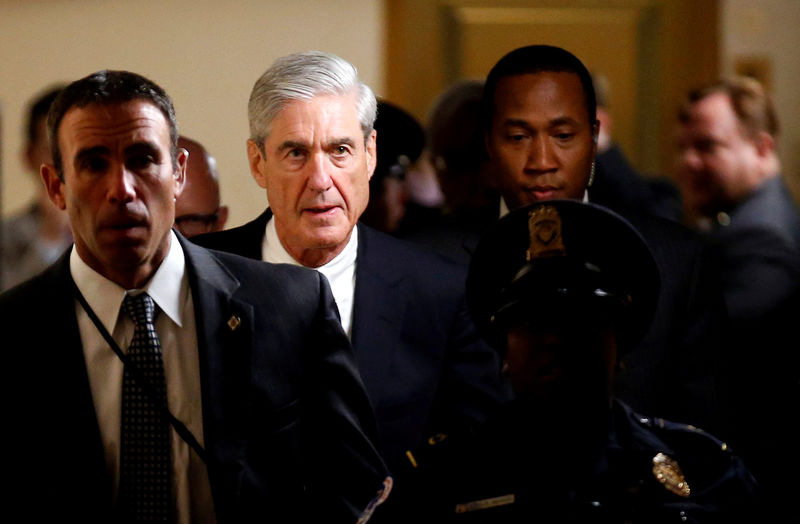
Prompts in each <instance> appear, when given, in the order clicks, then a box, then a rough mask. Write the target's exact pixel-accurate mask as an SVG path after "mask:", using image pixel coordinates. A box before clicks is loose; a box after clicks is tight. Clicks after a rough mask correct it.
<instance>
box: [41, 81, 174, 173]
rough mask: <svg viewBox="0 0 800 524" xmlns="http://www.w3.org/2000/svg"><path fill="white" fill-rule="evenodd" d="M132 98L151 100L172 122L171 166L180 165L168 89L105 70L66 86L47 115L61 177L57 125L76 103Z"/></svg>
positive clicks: (170, 131)
mask: <svg viewBox="0 0 800 524" xmlns="http://www.w3.org/2000/svg"><path fill="white" fill-rule="evenodd" d="M131 100H144V101H147V102H150V103H152V104H153V105H154V106H156V107H157V108H158V109H159V110H160V111H161V113H163V115H164V118H166V120H167V122H168V123H169V137H170V144H171V147H170V157H171V159H172V167H173V169H177V168H178V123H177V119H176V118H175V107H174V106H173V105H172V100H171V99H170V98H169V95H167V93H166V91H164V89H162V88H161V87H160V86H159V85H157V84H156V83H155V82H153V81H152V80H148V79H147V78H145V77H143V76H141V75H138V74H136V73H131V72H129V71H109V70H103V71H97V72H96V73H92V74H91V75H89V76H86V77H84V78H81V79H80V80H76V81H75V82H73V83H71V84H69V85H68V86H67V87H65V88H64V89H63V90H62V91H61V92H60V93H59V95H58V96H57V97H56V99H55V101H54V102H53V104H52V106H51V107H50V112H49V113H48V115H47V135H48V138H49V139H50V148H51V150H52V153H53V165H54V166H55V168H56V172H57V173H58V176H59V177H60V178H61V179H62V180H63V178H64V172H63V165H62V159H61V150H60V148H59V145H58V127H59V125H61V120H63V118H64V115H65V114H66V113H67V111H69V110H70V109H72V108H73V107H78V108H83V107H87V106H89V105H92V104H100V105H109V104H122V103H125V102H130V101H131Z"/></svg>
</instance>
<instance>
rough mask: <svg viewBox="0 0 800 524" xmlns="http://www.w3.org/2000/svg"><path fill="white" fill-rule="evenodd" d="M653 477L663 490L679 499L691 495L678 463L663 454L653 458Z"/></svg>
mask: <svg viewBox="0 0 800 524" xmlns="http://www.w3.org/2000/svg"><path fill="white" fill-rule="evenodd" d="M653 475H655V476H656V479H657V480H658V481H659V482H660V483H662V484H663V485H664V487H665V488H667V489H668V490H669V491H671V492H672V493H674V494H676V495H678V496H679V497H688V496H689V495H690V494H691V490H690V489H689V483H688V482H686V479H685V478H684V476H683V472H682V471H681V468H680V466H678V463H677V462H675V461H674V460H672V459H671V458H669V457H668V456H666V455H665V454H663V453H659V454H658V455H656V456H655V457H653Z"/></svg>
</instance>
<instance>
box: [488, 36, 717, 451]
mask: <svg viewBox="0 0 800 524" xmlns="http://www.w3.org/2000/svg"><path fill="white" fill-rule="evenodd" d="M595 104H596V99H595V95H594V88H593V86H592V80H591V76H590V75H589V72H588V71H587V69H586V67H585V66H584V65H583V63H581V61H580V60H579V59H578V58H577V57H575V56H574V55H572V54H571V53H569V52H568V51H566V50H564V49H561V48H558V47H552V46H545V45H536V46H528V47H523V48H519V49H516V50H514V51H511V52H510V53H508V54H507V55H506V56H505V57H503V58H501V59H500V61H499V62H498V63H497V64H495V66H494V67H493V68H492V70H491V71H490V73H489V75H488V77H487V80H486V84H485V87H484V104H483V107H484V125H485V129H486V146H487V152H488V154H489V158H490V161H491V163H492V166H493V168H494V172H495V176H496V177H497V182H498V185H499V189H500V192H501V195H502V201H501V209H502V210H506V211H507V210H509V209H511V210H513V209H516V208H518V207H521V206H523V205H526V204H531V203H534V202H537V201H541V200H549V199H554V198H569V199H575V200H587V198H588V199H589V200H590V199H591V189H590V188H589V186H591V184H592V177H593V172H594V159H595V153H596V150H597V134H598V122H597V118H596V111H595ZM587 188H589V192H588V197H587ZM624 215H625V217H626V218H627V219H628V220H629V221H631V222H632V223H633V225H634V226H635V227H636V228H637V229H638V230H639V232H640V233H641V234H642V235H643V236H644V238H645V241H646V242H647V243H648V246H649V248H650V250H651V251H652V253H653V256H654V257H655V259H656V263H657V264H658V267H659V271H660V273H661V275H662V288H661V293H660V295H659V301H658V310H657V313H656V315H655V322H654V323H653V324H652V326H651V329H650V330H649V332H648V333H647V335H646V336H645V337H644V339H643V340H642V341H641V342H640V344H638V345H637V347H636V348H635V349H634V350H633V351H631V352H630V353H628V355H626V358H625V359H624V360H623V362H622V364H623V366H624V368H625V370H624V372H623V373H622V374H621V375H620V377H619V380H617V382H616V384H615V386H616V393H617V395H618V397H619V398H621V399H622V400H624V401H626V402H628V403H629V404H630V405H631V406H632V407H633V408H634V409H636V410H637V411H640V412H643V413H648V414H652V415H654V416H659V417H663V418H668V419H670V420H674V421H676V422H682V423H691V424H695V425H698V426H700V427H702V428H704V429H708V430H712V431H714V432H716V433H717V434H719V435H721V436H723V437H725V436H726V435H725V433H724V428H723V427H722V426H723V425H724V422H725V421H724V420H720V419H719V416H720V413H719V408H720V404H719V398H718V395H719V391H720V384H718V382H717V368H718V364H719V355H718V352H719V351H720V350H721V347H720V344H719V337H720V329H721V323H722V319H723V318H724V307H723V305H722V299H721V295H720V292H719V289H718V288H717V287H716V286H715V284H714V280H713V279H712V278H711V276H712V275H711V274H710V269H711V268H710V267H709V266H708V264H707V263H706V262H705V257H704V247H703V245H702V244H701V242H700V241H699V239H698V238H697V236H696V235H695V234H694V233H692V232H691V231H690V230H688V229H687V228H684V227H682V226H680V225H678V224H675V223H673V222H672V221H669V220H666V219H659V218H657V217H650V216H645V215H639V214H636V213H632V212H625V213H624Z"/></svg>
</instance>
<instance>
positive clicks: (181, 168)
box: [174, 147, 189, 199]
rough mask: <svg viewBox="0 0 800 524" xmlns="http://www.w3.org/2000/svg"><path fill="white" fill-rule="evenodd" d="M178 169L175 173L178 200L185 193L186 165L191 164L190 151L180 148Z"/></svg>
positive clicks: (175, 195) (175, 194)
mask: <svg viewBox="0 0 800 524" xmlns="http://www.w3.org/2000/svg"><path fill="white" fill-rule="evenodd" d="M177 162H178V169H177V170H176V171H175V175H174V176H175V190H174V197H175V198H176V199H177V198H178V197H179V196H180V195H181V193H183V186H184V185H185V184H186V164H187V163H188V162H189V151H187V150H186V149H184V148H182V147H181V148H178V156H177Z"/></svg>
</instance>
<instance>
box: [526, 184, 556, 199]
mask: <svg viewBox="0 0 800 524" xmlns="http://www.w3.org/2000/svg"><path fill="white" fill-rule="evenodd" d="M558 191H559V188H557V187H555V186H536V187H532V188H530V189H528V193H530V194H531V195H533V197H534V198H535V199H536V200H549V199H551V198H555V197H556V196H557V193H558Z"/></svg>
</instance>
